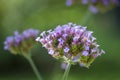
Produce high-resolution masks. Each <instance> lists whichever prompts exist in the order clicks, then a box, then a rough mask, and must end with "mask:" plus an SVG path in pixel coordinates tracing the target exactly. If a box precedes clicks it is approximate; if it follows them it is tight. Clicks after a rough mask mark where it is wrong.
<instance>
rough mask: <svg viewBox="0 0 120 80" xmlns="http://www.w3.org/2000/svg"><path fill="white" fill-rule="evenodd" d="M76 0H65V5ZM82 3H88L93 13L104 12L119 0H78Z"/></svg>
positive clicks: (116, 4)
mask: <svg viewBox="0 0 120 80" xmlns="http://www.w3.org/2000/svg"><path fill="white" fill-rule="evenodd" d="M76 1H78V0H66V5H67V6H71V5H72V4H73V3H74V2H76ZM80 1H81V3H82V4H83V5H88V6H89V10H90V11H91V12H93V13H98V12H106V11H108V10H110V9H112V8H113V7H114V6H118V5H119V4H120V1H119V0H80Z"/></svg>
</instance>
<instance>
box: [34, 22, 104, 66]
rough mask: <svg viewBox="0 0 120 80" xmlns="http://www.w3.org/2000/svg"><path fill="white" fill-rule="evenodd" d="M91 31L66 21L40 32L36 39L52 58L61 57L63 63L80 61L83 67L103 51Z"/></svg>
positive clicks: (88, 64)
mask: <svg viewBox="0 0 120 80" xmlns="http://www.w3.org/2000/svg"><path fill="white" fill-rule="evenodd" d="M92 33H93V32H92V31H88V30H86V27H82V26H80V25H76V24H73V23H68V24H65V25H62V26H58V27H56V28H55V29H54V30H49V31H44V32H42V33H41V34H40V37H38V38H37V39H36V41H38V42H40V43H41V44H42V45H43V47H45V48H46V49H47V50H48V52H49V54H50V55H52V56H53V57H54V58H57V59H63V61H64V63H68V62H70V63H72V64H75V63H80V64H83V65H84V67H89V66H90V64H91V63H92V62H93V61H94V59H96V58H97V57H98V56H100V55H101V54H103V53H104V52H103V51H101V52H100V51H99V49H98V47H99V46H98V44H97V43H96V42H95V39H96V38H95V37H93V36H92ZM43 34H44V35H43ZM65 35H66V36H65ZM49 41H52V42H50V43H49ZM46 45H47V47H46Z"/></svg>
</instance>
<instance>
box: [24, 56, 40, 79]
mask: <svg viewBox="0 0 120 80" xmlns="http://www.w3.org/2000/svg"><path fill="white" fill-rule="evenodd" d="M24 57H25V58H26V59H27V60H28V62H29V63H30V65H31V67H32V69H33V71H34V73H35V75H36V77H37V78H38V80H42V77H41V75H40V73H39V72H38V69H37V68H36V66H35V64H34V62H33V60H32V58H31V56H30V55H24Z"/></svg>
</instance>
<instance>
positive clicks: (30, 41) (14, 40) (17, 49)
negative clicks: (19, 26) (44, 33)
mask: <svg viewBox="0 0 120 80" xmlns="http://www.w3.org/2000/svg"><path fill="white" fill-rule="evenodd" d="M38 33H39V31H38V30H34V29H28V30H25V31H23V33H22V34H19V32H18V31H15V32H14V36H8V37H7V38H6V40H5V42H4V49H5V50H9V51H10V52H12V53H13V54H19V53H21V52H24V53H28V51H29V49H30V48H31V47H32V46H33V45H34V43H35V39H36V37H37V35H38Z"/></svg>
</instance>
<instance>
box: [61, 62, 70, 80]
mask: <svg viewBox="0 0 120 80" xmlns="http://www.w3.org/2000/svg"><path fill="white" fill-rule="evenodd" d="M70 67H71V64H70V63H68V64H67V67H66V69H65V72H64V75H63V78H62V80H67V79H68V74H69V71H70Z"/></svg>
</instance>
